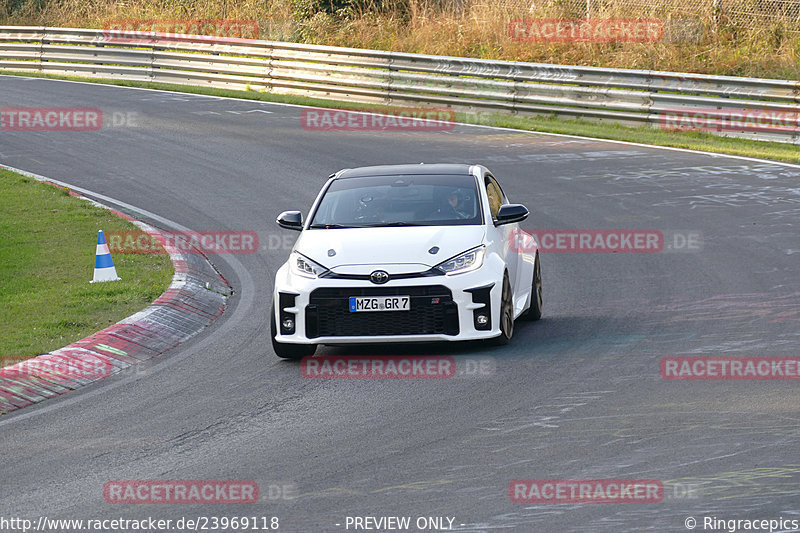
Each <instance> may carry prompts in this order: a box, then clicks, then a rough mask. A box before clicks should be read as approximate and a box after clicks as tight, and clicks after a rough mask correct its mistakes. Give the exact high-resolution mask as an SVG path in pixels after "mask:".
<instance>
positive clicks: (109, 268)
mask: <svg viewBox="0 0 800 533" xmlns="http://www.w3.org/2000/svg"><path fill="white" fill-rule="evenodd" d="M120 280H121V278H119V277H117V269H116V268H114V260H113V259H111V252H109V251H108V244H106V236H105V235H104V234H103V230H100V231H98V232H97V252H96V256H95V259H94V279H93V280H92V281H91V282H90V283H96V282H102V281H120Z"/></svg>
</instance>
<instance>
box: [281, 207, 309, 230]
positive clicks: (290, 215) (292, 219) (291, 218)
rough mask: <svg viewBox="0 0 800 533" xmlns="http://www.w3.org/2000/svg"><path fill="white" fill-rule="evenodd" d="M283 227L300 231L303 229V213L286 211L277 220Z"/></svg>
mask: <svg viewBox="0 0 800 533" xmlns="http://www.w3.org/2000/svg"><path fill="white" fill-rule="evenodd" d="M275 222H277V223H278V225H279V226H280V227H282V228H286V229H293V230H295V231H300V230H302V229H303V213H301V212H300V211H284V212H283V213H281V214H280V215H278V219H277V220H276V221H275Z"/></svg>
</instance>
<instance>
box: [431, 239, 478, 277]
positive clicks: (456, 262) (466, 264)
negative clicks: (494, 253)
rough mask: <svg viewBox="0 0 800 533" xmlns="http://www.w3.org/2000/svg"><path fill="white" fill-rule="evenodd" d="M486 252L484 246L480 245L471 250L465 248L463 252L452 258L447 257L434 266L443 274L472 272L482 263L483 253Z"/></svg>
mask: <svg viewBox="0 0 800 533" xmlns="http://www.w3.org/2000/svg"><path fill="white" fill-rule="evenodd" d="M485 252H486V247H485V246H484V245H480V246H478V247H476V248H473V249H471V250H467V251H466V252H464V253H463V254H459V255H457V256H455V257H453V258H452V259H448V260H447V261H445V262H444V263H439V264H438V265H436V267H435V268H438V269H439V270H441V271H442V272H444V273H445V274H463V273H464V272H472V271H473V270H477V269H479V268H480V267H481V265H483V254H484V253H485Z"/></svg>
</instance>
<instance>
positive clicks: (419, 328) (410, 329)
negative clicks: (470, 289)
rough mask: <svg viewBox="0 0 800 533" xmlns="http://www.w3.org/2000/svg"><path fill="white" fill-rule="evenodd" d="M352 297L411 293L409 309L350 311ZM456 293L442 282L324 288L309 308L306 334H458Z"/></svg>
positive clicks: (313, 294) (312, 294)
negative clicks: (414, 285) (427, 284)
mask: <svg viewBox="0 0 800 533" xmlns="http://www.w3.org/2000/svg"><path fill="white" fill-rule="evenodd" d="M352 296H410V297H411V309H410V310H408V311H374V312H358V313H352V312H350V307H349V299H350V297H352ZM458 332H459V325H458V308H457V306H456V304H455V303H454V302H453V293H452V292H450V289H448V288H447V287H443V286H441V285H430V286H416V287H361V288H352V289H351V288H323V289H316V290H314V291H313V292H312V293H311V296H310V299H309V304H308V307H306V336H307V337H308V338H310V339H314V338H317V337H353V336H382V335H435V334H441V335H458Z"/></svg>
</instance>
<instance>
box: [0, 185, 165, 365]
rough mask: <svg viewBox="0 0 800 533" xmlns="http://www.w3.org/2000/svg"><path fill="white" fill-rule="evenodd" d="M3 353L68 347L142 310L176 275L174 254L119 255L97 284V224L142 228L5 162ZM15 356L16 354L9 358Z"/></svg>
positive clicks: (0, 202)
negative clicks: (114, 277) (109, 275)
mask: <svg viewBox="0 0 800 533" xmlns="http://www.w3.org/2000/svg"><path fill="white" fill-rule="evenodd" d="M0 190H2V191H3V192H2V194H0V324H2V335H0V356H1V357H3V358H4V359H7V360H8V359H10V357H17V356H34V355H38V354H42V353H46V352H49V351H51V350H54V349H57V348H60V347H63V346H65V345H67V344H69V343H71V342H74V341H76V340H79V339H81V338H83V337H86V336H87V335H90V334H92V333H95V332H96V331H99V330H101V329H103V328H106V327H108V326H109V325H111V324H114V323H116V322H118V321H119V320H121V319H123V318H125V317H126V316H129V315H131V314H133V313H135V312H137V311H140V310H141V309H143V308H144V307H146V306H147V305H148V304H150V303H151V302H152V301H153V300H155V299H156V298H158V296H159V295H161V293H163V292H164V291H165V290H166V288H167V286H168V285H169V283H170V281H171V279H172V272H173V269H172V262H171V261H170V259H169V256H168V255H167V254H125V255H122V254H118V255H116V256H114V265H115V266H116V269H117V274H118V275H119V277H121V278H122V281H117V282H110V283H94V284H90V283H89V281H90V280H91V279H92V274H93V269H94V259H95V245H96V243H97V231H98V230H100V229H102V230H103V231H104V232H105V233H109V232H111V231H126V230H128V231H129V230H138V228H137V227H136V226H134V225H133V224H131V223H130V222H128V221H126V220H124V219H121V218H119V217H117V216H116V215H114V214H113V213H111V212H109V211H107V210H105V209H101V208H99V207H96V206H94V205H92V204H90V203H89V202H86V201H84V200H81V199H79V198H75V197H72V196H69V194H68V192H67V191H65V190H63V189H60V188H58V187H54V186H52V185H47V184H44V183H40V182H38V181H36V180H34V179H31V178H28V177H25V176H21V175H19V174H16V173H14V172H10V171H8V170H5V169H0ZM9 362H14V361H9Z"/></svg>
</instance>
